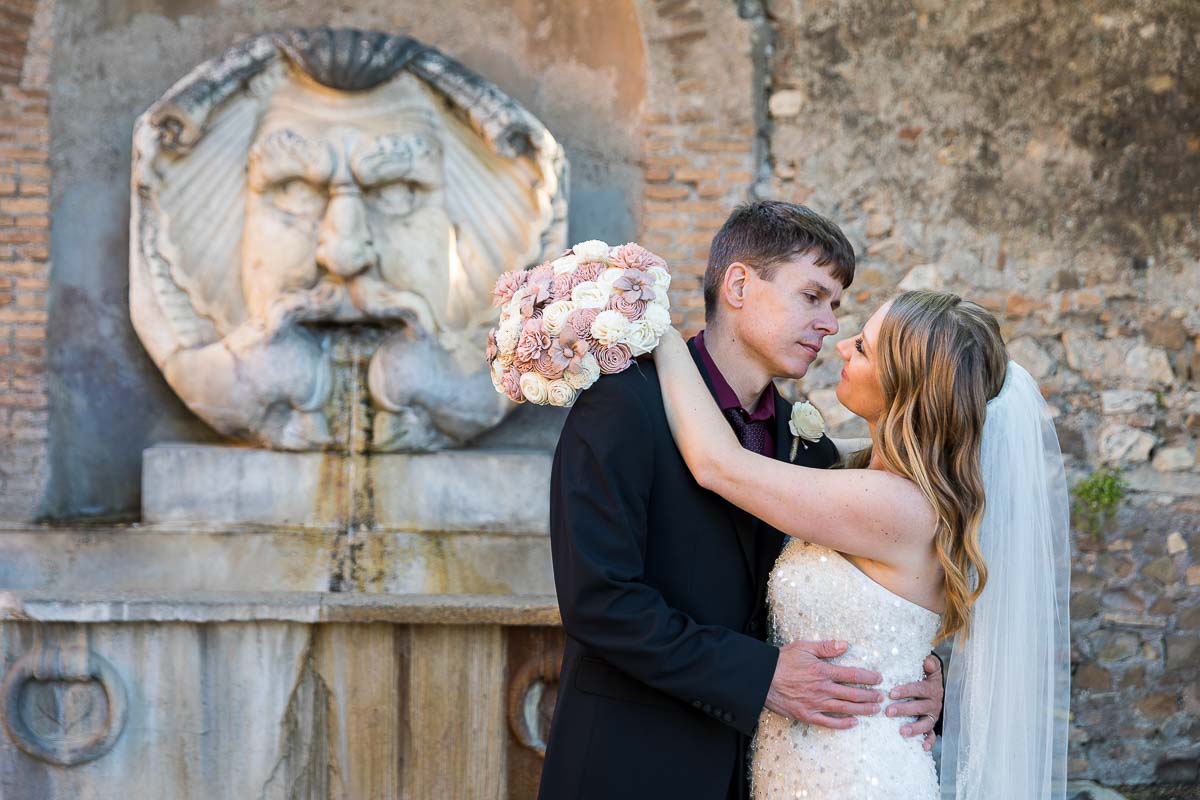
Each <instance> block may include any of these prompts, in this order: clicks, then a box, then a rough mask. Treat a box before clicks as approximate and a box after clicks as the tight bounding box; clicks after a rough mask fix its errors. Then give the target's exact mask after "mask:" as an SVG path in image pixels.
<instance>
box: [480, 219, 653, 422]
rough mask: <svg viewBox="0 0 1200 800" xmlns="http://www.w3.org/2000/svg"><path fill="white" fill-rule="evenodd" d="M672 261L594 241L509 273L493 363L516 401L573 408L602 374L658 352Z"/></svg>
mask: <svg viewBox="0 0 1200 800" xmlns="http://www.w3.org/2000/svg"><path fill="white" fill-rule="evenodd" d="M670 285H671V273H670V271H669V270H668V269H667V262H666V261H664V260H663V259H661V258H659V257H658V256H656V255H654V254H653V253H651V252H650V251H649V250H647V249H646V248H644V247H642V246H641V245H638V244H634V243H632V242H631V243H629V244H624V245H621V246H620V247H609V246H608V245H607V244H605V243H604V242H598V241H589V242H582V243H581V244H577V245H575V247H573V248H572V249H570V250H568V251H567V252H566V253H565V254H563V256H561V257H560V258H558V259H556V260H555V261H551V262H547V263H545V264H542V265H540V266H537V267H534V268H533V269H529V270H514V271H510V272H505V273H504V274H503V275H501V276H500V279H499V280H498V281H496V288H495V290H494V291H493V304H494V305H496V306H497V307H499V308H500V323H499V325H497V326H496V327H495V328H493V329H492V330H491V331H489V332H488V344H487V361H488V363H489V364H490V365H491V368H492V384H493V385H494V386H495V387H496V391H498V392H500V393H502V394H505V395H507V396H508V397H509V398H511V399H512V400H513V401H514V402H517V403H524V402H526V401H528V402H530V403H536V404H537V405H546V404H550V405H553V406H569V405H571V404H572V403H574V402H575V398H576V397H577V396H578V395H579V393H580V392H582V391H583V390H584V389H587V388H588V387H589V386H591V385H592V384H593V383H595V382H596V380H597V379H598V378H599V377H600V376H601V375H612V374H614V373H617V372H621V371H623V370H625V369H627V368H628V367H629V365H630V364H631V363H633V359H635V358H637V357H638V356H643V355H646V354H647V353H649V352H650V351H652V350H653V349H654V348H655V347H657V346H658V340H659V337H661V336H662V335H663V333H664V332H665V331H666V330H667V328H669V327H670V325H671V313H670V310H669V309H670V301H669V300H668V298H667V288H668V287H669V286H670Z"/></svg>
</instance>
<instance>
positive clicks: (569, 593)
mask: <svg viewBox="0 0 1200 800" xmlns="http://www.w3.org/2000/svg"><path fill="white" fill-rule="evenodd" d="M630 373H632V374H630ZM642 380H650V381H653V380H656V377H655V375H654V373H653V372H652V371H650V370H644V371H642V372H640V373H639V372H638V368H637V367H634V368H632V369H630V370H629V371H628V372H626V373H622V374H620V375H617V376H611V377H608V378H604V379H602V380H600V381H598V382H597V383H596V384H595V385H594V386H592V388H590V389H588V390H587V391H586V392H583V393H582V394H581V395H580V397H579V399H578V401H577V402H576V404H575V407H574V408H573V409H572V410H571V414H570V416H569V417H568V418H567V422H566V425H565V426H564V428H563V432H562V436H561V438H560V439H559V444H558V449H557V451H556V452H555V456H554V468H553V473H552V478H551V501H550V531H551V544H552V548H553V555H554V580H555V586H556V588H557V591H558V603H559V608H560V610H561V614H562V620H563V627H564V628H565V630H566V632H567V634H568V635H569V636H571V638H573V639H575V640H576V641H578V642H580V643H581V644H583V645H584V646H586V647H588V648H589V649H591V650H593V651H595V652H597V653H599V654H600V655H601V656H602V657H603V658H604V660H605V661H607V662H608V663H609V664H611V665H612V666H613V667H616V668H617V669H619V670H621V671H622V672H625V673H626V674H627V675H629V676H631V677H633V678H635V679H636V680H638V681H641V682H642V683H644V684H646V685H648V686H651V687H653V688H655V689H658V690H659V691H662V692H665V693H666V694H669V695H672V696H674V697H676V698H678V699H680V700H682V701H684V702H685V703H688V704H690V705H692V706H694V707H695V708H697V709H700V710H702V711H704V712H706V713H708V714H709V715H710V716H712V717H714V718H716V719H719V720H720V721H722V722H724V723H725V724H727V725H730V726H732V727H734V728H736V729H738V730H739V731H742V732H743V733H747V734H749V733H750V732H752V731H753V729H754V726H755V725H756V723H757V722H758V716H759V713H760V712H761V711H762V708H763V704H764V702H765V700H766V695H767V690H768V689H769V688H770V684H771V679H772V677H773V676H774V674H775V664H776V661H777V660H778V658H779V650H778V649H777V648H775V647H773V646H771V645H769V644H766V643H765V642H761V641H759V640H758V639H755V638H753V637H750V636H745V635H743V634H741V633H737V632H735V631H732V630H730V629H728V628H724V627H721V626H717V625H701V624H698V623H696V622H695V621H694V620H692V619H691V618H690V617H688V616H687V615H686V614H684V613H682V612H680V611H678V610H676V609H674V608H671V607H670V606H669V605H668V604H667V602H666V600H665V599H664V598H663V596H662V594H660V593H659V591H658V590H657V589H655V588H654V587H652V586H649V585H647V584H646V583H645V582H644V580H643V579H644V566H645V565H644V558H645V553H646V542H647V539H648V537H650V536H653V535H654V532H653V531H652V530H649V529H648V515H649V505H650V493H651V491H652V487H653V485H654V474H655V463H654V441H655V437H654V433H655V431H654V430H653V420H652V418H651V415H650V413H649V409H648V408H647V407H646V403H647V400H646V398H645V396H644V395H645V394H651V395H652V393H651V392H648V391H642V390H641V387H638V386H637V385H636V383H635V382H636V381H642ZM639 395H642V396H639Z"/></svg>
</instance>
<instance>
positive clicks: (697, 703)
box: [692, 700, 704, 708]
mask: <svg viewBox="0 0 1200 800" xmlns="http://www.w3.org/2000/svg"><path fill="white" fill-rule="evenodd" d="M702 705H704V704H703V703H701V702H700V701H699V700H693V701H692V708H699V707H700V706H702Z"/></svg>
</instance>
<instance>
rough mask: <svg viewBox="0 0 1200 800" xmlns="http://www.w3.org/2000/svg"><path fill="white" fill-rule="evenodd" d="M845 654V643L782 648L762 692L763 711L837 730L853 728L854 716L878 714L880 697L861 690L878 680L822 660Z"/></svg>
mask: <svg viewBox="0 0 1200 800" xmlns="http://www.w3.org/2000/svg"><path fill="white" fill-rule="evenodd" d="M847 648H848V645H847V644H846V643H845V642H792V643H791V644H788V645H784V646H783V647H781V648H780V649H779V662H778V663H777V664H776V665H775V677H774V678H772V679H771V688H770V689H769V690H768V691H767V702H766V706H767V708H769V709H771V710H772V711H774V712H775V713H776V714H782V715H784V716H785V717H791V718H792V719H795V720H799V721H800V722H807V723H808V724H810V725H820V726H821V727H823V728H836V729H839V730H844V729H846V728H853V727H854V726H855V725H857V724H858V720H856V719H855V717H856V716H871V715H873V714H878V713H879V711H880V709H881V708H882V705H881V704H882V703H883V692H880V691H877V690H875V689H865V688H863V687H864V686H875V685H877V684H879V683H880V682H882V680H883V676H881V675H880V674H879V673H878V672H872V671H871V670H869V669H858V668H857V667H841V666H837V665H834V664H830V663H829V662H828V661H826V660H825V659H829V658H837V657H838V656H840V655H842V654H843V653H845V652H846V650H847ZM848 684H856V685H848Z"/></svg>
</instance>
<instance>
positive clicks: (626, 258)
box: [612, 242, 667, 272]
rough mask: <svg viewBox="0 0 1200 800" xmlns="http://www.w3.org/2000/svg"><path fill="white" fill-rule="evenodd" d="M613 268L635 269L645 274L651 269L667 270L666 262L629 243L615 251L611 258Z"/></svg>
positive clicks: (638, 245)
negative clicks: (660, 268)
mask: <svg viewBox="0 0 1200 800" xmlns="http://www.w3.org/2000/svg"><path fill="white" fill-rule="evenodd" d="M612 261H613V266H614V267H619V268H621V269H636V270H641V271H642V272H645V271H646V270H648V269H650V268H651V267H662V268H663V269H666V268H667V262H666V261H664V260H663V259H661V258H660V257H658V256H656V255H654V253H651V252H650V251H649V250H647V249H646V248H644V247H642V246H641V245H640V244H636V243H634V242H630V243H629V244H623V245H621V246H620V247H618V248H617V249H616V252H615V253H613V256H612Z"/></svg>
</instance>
